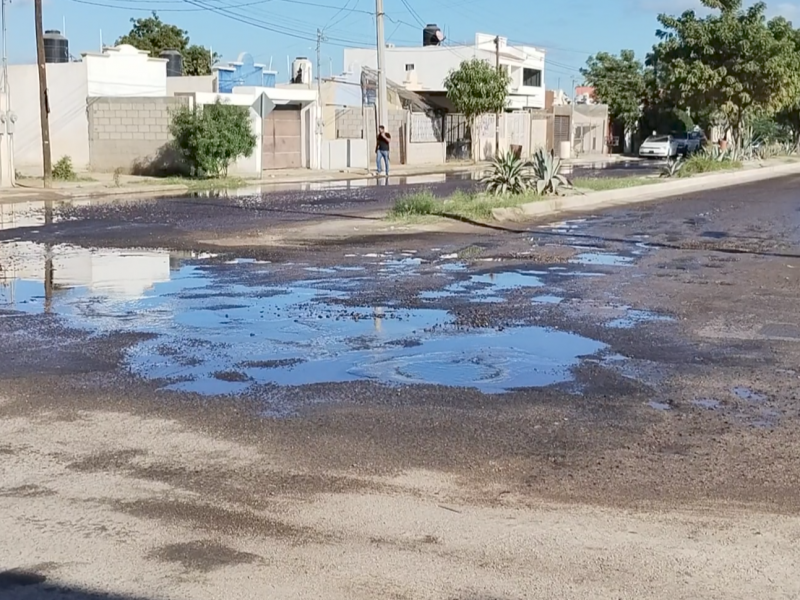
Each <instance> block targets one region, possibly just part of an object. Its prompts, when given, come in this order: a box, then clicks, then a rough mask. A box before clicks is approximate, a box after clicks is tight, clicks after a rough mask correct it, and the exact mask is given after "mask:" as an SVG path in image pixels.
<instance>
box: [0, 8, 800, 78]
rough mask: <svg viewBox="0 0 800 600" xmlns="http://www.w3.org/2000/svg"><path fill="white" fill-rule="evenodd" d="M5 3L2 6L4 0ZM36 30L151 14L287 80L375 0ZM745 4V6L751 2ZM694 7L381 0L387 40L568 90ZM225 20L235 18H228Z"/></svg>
mask: <svg viewBox="0 0 800 600" xmlns="http://www.w3.org/2000/svg"><path fill="white" fill-rule="evenodd" d="M6 1H8V0H6ZM43 3H44V4H43V6H44V8H43V12H44V28H45V29H62V28H63V26H64V24H65V23H66V34H67V37H68V39H69V43H70V53H71V54H73V55H75V56H78V55H80V53H81V52H85V51H97V50H99V48H100V43H101V39H102V41H103V43H105V44H106V45H110V44H112V43H113V42H114V41H115V40H116V39H117V38H118V37H119V36H121V35H123V34H125V33H127V32H128V31H129V30H130V19H131V18H136V17H144V16H147V15H148V14H149V13H150V12H151V11H153V10H155V9H158V13H159V16H160V17H161V19H162V20H163V21H165V22H167V23H171V24H174V25H178V26H179V27H181V28H183V29H185V30H187V31H188V32H189V36H190V38H191V41H192V43H197V44H201V45H203V46H206V47H211V48H212V49H213V50H214V52H217V53H219V54H221V55H222V57H223V60H235V59H236V57H237V56H238V55H239V53H241V52H249V53H250V54H252V55H253V56H254V58H255V59H256V61H259V62H264V63H266V64H269V63H270V60H271V61H272V66H273V68H274V69H275V70H277V71H278V72H279V75H278V80H279V81H282V80H283V79H284V78H286V77H287V75H286V73H287V67H286V63H287V56H288V57H290V58H294V57H296V56H308V57H309V58H312V59H313V57H314V56H315V39H316V31H317V29H322V30H323V32H324V36H325V41H323V44H322V72H323V76H326V77H327V76H328V75H329V74H330V73H331V71H332V72H333V73H334V74H337V73H339V72H341V70H342V51H343V48H344V47H368V46H374V44H375V21H374V17H373V13H374V11H375V2H374V0H260V1H259V0H43ZM751 3H752V2H751V1H746V2H745V4H751ZM767 4H768V13H769V14H770V16H774V15H778V14H780V15H783V16H785V17H787V18H788V19H790V20H792V19H794V20H795V21H796V22H797V23H798V24H800V0H796V1H795V2H788V1H785V0H783V1H779V2H776V1H768V2H767ZM689 8H694V9H697V8H702V7H701V5H700V0H558V1H557V2H536V3H533V2H530V0H384V11H385V13H386V38H387V42H391V43H394V44H395V45H397V46H401V45H420V44H421V40H422V26H423V24H424V23H436V24H437V25H438V26H439V27H440V28H441V29H442V30H443V31H444V32H445V34H446V35H447V41H446V42H445V44H453V43H459V42H471V41H472V40H473V39H474V36H475V33H476V32H481V33H490V34H493V35H500V36H503V37H506V38H508V40H509V43H510V44H512V45H513V44H514V43H515V42H516V43H526V44H529V45H532V46H536V47H539V48H542V49H544V50H545V51H546V52H547V57H546V63H545V75H546V85H547V87H549V88H557V87H560V88H564V89H570V87H571V85H572V82H573V80H574V81H575V83H576V84H579V83H580V80H581V76H580V73H579V71H578V70H579V69H580V67H581V66H583V65H584V64H585V62H586V59H587V58H588V57H589V56H590V55H591V54H594V53H596V52H598V51H606V52H612V53H617V52H619V51H620V50H621V49H633V50H634V51H635V52H636V55H637V56H639V57H640V58H644V55H645V53H646V52H647V51H648V50H649V49H650V48H651V47H652V45H653V43H654V41H655V30H656V28H657V21H656V17H657V15H658V14H659V13H661V12H668V13H671V14H678V13H680V12H682V11H683V10H686V9H689ZM6 10H7V19H8V22H7V29H8V32H9V33H8V40H7V42H8V56H9V62H10V63H12V64H15V63H33V62H35V58H36V45H35V34H34V22H33V1H32V0H11V3H10V5H7V8H6ZM231 15H235V16H234V17H233V18H231Z"/></svg>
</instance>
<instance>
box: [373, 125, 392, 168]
mask: <svg viewBox="0 0 800 600" xmlns="http://www.w3.org/2000/svg"><path fill="white" fill-rule="evenodd" d="M391 141H392V134H390V133H387V131H386V128H385V127H384V126H383V125H381V126H380V127H379V128H378V143H377V144H376V145H375V155H376V161H375V162H376V163H377V165H378V175H380V174H381V162H383V164H384V166H385V167H386V168H385V171H386V176H387V177H388V176H389V143H390V142H391Z"/></svg>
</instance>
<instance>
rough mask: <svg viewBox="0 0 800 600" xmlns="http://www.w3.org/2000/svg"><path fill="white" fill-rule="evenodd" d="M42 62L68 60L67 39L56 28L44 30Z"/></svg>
mask: <svg viewBox="0 0 800 600" xmlns="http://www.w3.org/2000/svg"><path fill="white" fill-rule="evenodd" d="M42 37H43V38H44V62H47V63H65V62H69V41H68V40H67V38H65V37H64V36H63V35H61V32H60V31H58V30H56V29H48V30H47V31H45V32H44V36H42Z"/></svg>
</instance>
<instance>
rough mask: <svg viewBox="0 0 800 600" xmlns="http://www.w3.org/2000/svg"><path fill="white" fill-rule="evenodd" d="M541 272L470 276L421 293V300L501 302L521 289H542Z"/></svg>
mask: <svg viewBox="0 0 800 600" xmlns="http://www.w3.org/2000/svg"><path fill="white" fill-rule="evenodd" d="M542 274H543V273H542V272H541V271H506V272H503V273H485V274H482V275H472V276H471V277H470V278H469V279H467V280H465V281H458V282H456V283H452V284H450V285H448V286H446V287H445V288H443V289H441V290H435V291H427V292H421V293H420V294H419V297H420V298H421V299H422V300H438V299H441V298H451V297H454V296H461V295H470V296H472V298H471V300H470V301H471V302H503V301H504V300H505V298H503V296H502V294H503V293H504V292H509V291H511V290H516V289H521V288H536V287H542V286H543V285H544V284H543V283H542V280H541V279H540V278H539V276H540V275H542Z"/></svg>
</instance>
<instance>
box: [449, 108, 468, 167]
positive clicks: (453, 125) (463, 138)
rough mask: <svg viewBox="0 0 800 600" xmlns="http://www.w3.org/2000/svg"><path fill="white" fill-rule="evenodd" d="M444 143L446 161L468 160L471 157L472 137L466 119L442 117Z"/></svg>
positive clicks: (462, 116)
mask: <svg viewBox="0 0 800 600" xmlns="http://www.w3.org/2000/svg"><path fill="white" fill-rule="evenodd" d="M444 141H445V148H446V156H447V160H469V159H470V158H471V157H472V135H471V129H470V126H469V123H467V119H466V117H464V115H461V114H452V115H451V114H447V115H445V116H444Z"/></svg>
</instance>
